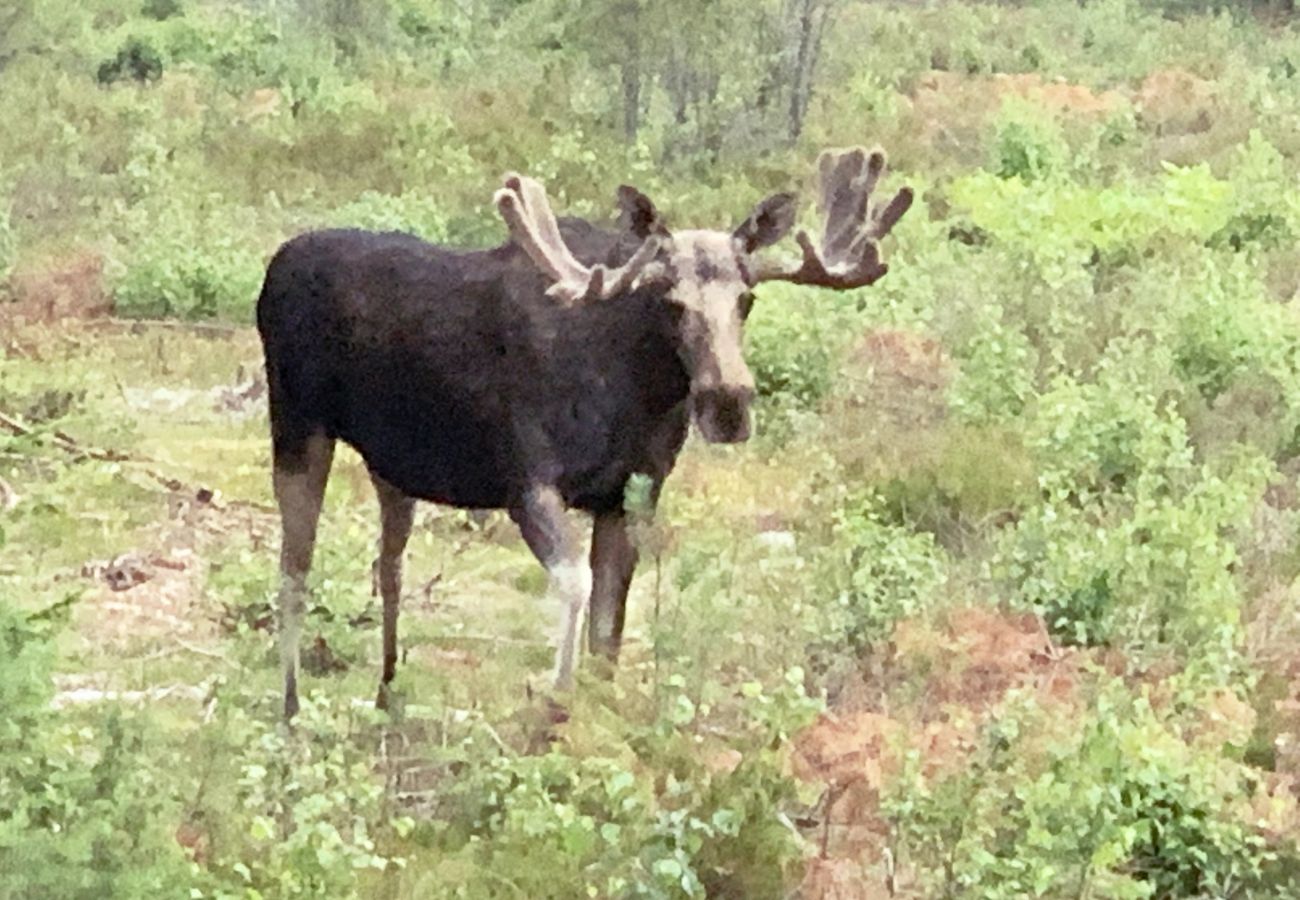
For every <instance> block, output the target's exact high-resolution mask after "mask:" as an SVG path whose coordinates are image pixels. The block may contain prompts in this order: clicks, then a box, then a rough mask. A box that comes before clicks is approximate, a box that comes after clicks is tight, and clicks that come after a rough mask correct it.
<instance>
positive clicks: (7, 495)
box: [0, 478, 22, 512]
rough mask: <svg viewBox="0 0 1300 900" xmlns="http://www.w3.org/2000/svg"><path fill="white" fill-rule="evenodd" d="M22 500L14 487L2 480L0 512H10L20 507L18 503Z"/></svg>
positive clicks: (0, 482) (0, 481) (0, 480)
mask: <svg viewBox="0 0 1300 900" xmlns="http://www.w3.org/2000/svg"><path fill="white" fill-rule="evenodd" d="M21 499H22V498H21V497H19V496H18V492H17V491H15V490H14V489H13V486H12V485H10V484H9V482H7V481H5V480H4V479H3V478H0V512H9V510H11V509H13V508H14V507H15V506H17V505H18V501H19V500H21Z"/></svg>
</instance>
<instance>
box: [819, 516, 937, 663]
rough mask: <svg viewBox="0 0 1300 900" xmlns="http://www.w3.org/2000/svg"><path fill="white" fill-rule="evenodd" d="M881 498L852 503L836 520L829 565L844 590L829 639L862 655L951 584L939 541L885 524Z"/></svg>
mask: <svg viewBox="0 0 1300 900" xmlns="http://www.w3.org/2000/svg"><path fill="white" fill-rule="evenodd" d="M877 506H878V501H877V500H876V499H875V498H862V497H856V498H850V499H849V501H848V502H847V503H846V504H845V505H844V507H843V508H842V509H841V510H840V511H839V513H838V515H837V516H836V520H835V530H834V539H833V543H832V544H831V546H830V548H829V551H828V562H829V564H830V565H831V566H833V567H834V569H835V570H837V572H838V573H839V578H838V579H837V580H838V581H839V582H840V588H839V593H838V595H837V596H836V597H835V598H834V600H833V601H830V602H831V605H830V608H829V610H828V617H829V619H830V623H829V625H828V626H827V635H828V636H830V637H832V638H833V641H834V643H835V644H837V645H839V646H844V647H847V648H850V649H853V650H857V651H861V650H863V649H865V648H866V647H867V646H868V645H869V644H870V643H871V642H873V641H877V640H879V639H881V638H882V637H885V636H887V635H888V634H889V632H890V631H891V630H892V628H893V626H894V624H895V623H896V622H898V621H899V620H901V619H904V618H908V617H912V616H917V615H921V614H923V613H925V612H926V611H927V610H928V609H929V608H930V607H931V606H933V605H934V604H935V603H936V601H937V600H938V599H939V590H940V588H942V587H943V585H944V583H945V582H946V580H947V559H946V557H945V554H944V553H943V551H942V550H940V549H939V548H938V547H937V546H936V545H935V541H934V536H933V535H931V534H927V533H916V532H912V531H909V530H908V529H906V528H903V527H900V526H897V525H891V524H887V523H886V522H884V521H882V519H883V517H882V515H881V512H880V511H879V510H878V509H877Z"/></svg>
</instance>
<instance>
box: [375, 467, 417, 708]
mask: <svg viewBox="0 0 1300 900" xmlns="http://www.w3.org/2000/svg"><path fill="white" fill-rule="evenodd" d="M370 478H371V481H373V482H374V485H375V494H376V495H377V496H378V497H379V521H380V534H379V558H378V559H377V560H376V561H375V573H376V580H377V581H378V583H379V595H380V596H381V597H382V598H383V601H384V670H383V674H382V675H381V676H380V680H379V696H378V698H377V699H376V700H375V705H376V706H378V707H379V708H380V709H388V706H389V700H390V697H389V690H390V685H391V684H392V681H393V677H394V676H395V675H396V674H397V613H398V607H399V605H400V604H401V599H402V556H403V554H404V553H405V552H406V542H407V541H408V540H409V539H410V537H411V527H412V525H413V524H414V523H415V500H413V499H412V498H410V497H408V496H406V495H405V494H403V493H402V492H401V491H399V490H398V489H397V488H395V487H393V486H392V485H391V484H389V483H388V482H386V481H384V480H383V479H382V478H380V477H379V476H377V475H374V474H373V473H372V474H371V476H370Z"/></svg>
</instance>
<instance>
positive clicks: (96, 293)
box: [0, 248, 113, 325]
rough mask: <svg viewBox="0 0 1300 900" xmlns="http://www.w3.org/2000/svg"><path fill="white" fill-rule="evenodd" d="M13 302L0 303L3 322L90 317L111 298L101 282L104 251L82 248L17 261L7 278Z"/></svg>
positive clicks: (105, 309)
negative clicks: (32, 260) (41, 259)
mask: <svg viewBox="0 0 1300 900" xmlns="http://www.w3.org/2000/svg"><path fill="white" fill-rule="evenodd" d="M9 289H10V293H11V294H12V295H13V302H12V303H6V304H0V320H4V321H5V322H6V324H14V325H18V324H32V323H37V322H47V323H48V322H57V321H60V320H63V319H93V318H100V317H103V316H106V315H108V314H109V313H111V312H112V310H113V301H112V298H111V297H110V296H109V294H108V290H107V288H106V286H105V284H104V255H103V254H102V253H99V252H98V251H95V250H91V249H88V248H82V249H79V250H75V251H72V252H69V253H67V254H64V255H62V256H58V257H55V258H53V259H50V260H46V261H44V262H41V263H35V264H24V263H22V262H20V263H19V264H18V267H17V268H16V269H15V270H14V273H13V275H11V276H10V279H9Z"/></svg>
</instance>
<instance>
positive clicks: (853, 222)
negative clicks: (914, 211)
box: [757, 147, 912, 290]
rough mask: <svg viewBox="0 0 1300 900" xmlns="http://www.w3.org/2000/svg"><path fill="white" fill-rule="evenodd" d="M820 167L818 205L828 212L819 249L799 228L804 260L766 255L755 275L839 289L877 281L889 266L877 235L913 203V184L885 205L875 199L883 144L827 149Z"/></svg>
mask: <svg viewBox="0 0 1300 900" xmlns="http://www.w3.org/2000/svg"><path fill="white" fill-rule="evenodd" d="M817 169H818V172H817V175H818V194H819V196H818V206H819V208H820V209H821V210H822V213H823V215H824V216H825V225H824V227H823V229H822V236H821V247H820V249H819V248H818V247H816V246H815V245H814V244H813V240H812V238H811V237H809V235H808V232H806V231H802V230H801V231H800V232H799V233H798V235H796V237H795V239H796V240H797V241H798V242H799V246H800V247H801V248H802V249H803V260H802V261H801V262H800V263H799V264H798V265H797V266H789V265H782V264H779V263H776V262H772V261H765V262H764V263H763V264H762V265H760V267H759V270H758V273H757V280H758V281H790V282H793V283H795V284H808V285H816V286H819V287H829V288H838V289H840V290H844V289H848V288H855V287H865V286H866V285H869V284H874V283H875V282H876V281H879V280H880V279H881V278H883V277H884V276H885V273H886V272H888V271H889V266H888V265H886V264H885V263H883V262H881V261H880V245H879V244H878V241H879V240H880V239H881V238H883V237H884V236H885V235H886V234H888V233H889V230H890V229H891V228H893V227H894V225H895V223H897V222H898V220H899V219H901V218H902V217H903V213H905V212H907V210H908V208H909V207H911V205H912V189H911V188H908V187H905V188H902V189H901V190H899V192H898V193H897V194H895V195H894V197H893V199H891V200H890V201H889V203H887V204H885V206H884V207H880V206H879V205H872V204H871V202H870V201H871V194H872V192H873V191H874V190H875V188H876V184H877V182H879V181H880V176H881V175H882V174H883V172H884V170H885V154H884V152H883V151H881V150H873V151H871V152H870V153H868V152H867V151H866V150H864V149H862V148H861V147H854V148H853V149H851V150H826V151H824V152H823V153H822V154H821V156H820V157H819V158H818V160H817Z"/></svg>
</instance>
